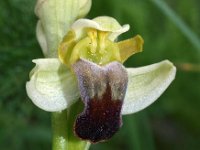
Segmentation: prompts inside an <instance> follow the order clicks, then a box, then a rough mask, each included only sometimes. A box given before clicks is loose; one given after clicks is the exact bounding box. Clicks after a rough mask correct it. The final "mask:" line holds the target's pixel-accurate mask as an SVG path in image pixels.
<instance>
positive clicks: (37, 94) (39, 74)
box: [26, 58, 79, 112]
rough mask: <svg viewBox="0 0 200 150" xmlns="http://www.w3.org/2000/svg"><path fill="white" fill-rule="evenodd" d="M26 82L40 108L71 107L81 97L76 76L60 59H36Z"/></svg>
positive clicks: (61, 108) (27, 88) (50, 109)
mask: <svg viewBox="0 0 200 150" xmlns="http://www.w3.org/2000/svg"><path fill="white" fill-rule="evenodd" d="M33 62H34V63H36V66H35V67H34V68H33V70H32V71H31V73H30V81H29V82H27V83H26V91H27V94H28V96H29V98H30V99H31V100H32V102H33V103H34V104H35V105H36V106H38V107H39V108H41V109H43V110H45V111H50V112H55V111H62V110H64V109H66V108H67V107H69V106H70V105H71V104H73V103H74V102H75V100H76V99H78V98H79V92H78V87H77V82H76V79H75V76H74V75H73V74H72V73H71V71H70V70H69V69H68V68H66V66H64V65H63V64H61V63H60V61H59V60H58V59H53V58H52V59H36V60H33Z"/></svg>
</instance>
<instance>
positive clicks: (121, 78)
mask: <svg viewBox="0 0 200 150" xmlns="http://www.w3.org/2000/svg"><path fill="white" fill-rule="evenodd" d="M73 69H74V72H75V74H76V76H77V79H78V84H79V90H80V95H81V99H82V101H83V102H84V105H85V108H84V110H83V112H82V113H81V114H79V115H78V116H77V118H76V121H75V123H74V132H75V134H76V135H77V136H78V137H79V138H81V139H83V140H89V141H90V142H92V143H97V142H101V141H105V140H108V139H109V138H111V137H112V136H113V135H114V134H115V133H116V132H117V131H118V130H119V128H120V127H121V125H122V117H121V108H122V104H123V100H124V96H125V93H126V88H127V83H128V75H127V72H126V69H125V68H124V67H123V66H122V65H121V64H120V63H118V62H112V63H110V64H107V65H105V66H102V67H101V66H98V65H96V64H94V63H92V62H89V61H87V60H83V59H81V60H79V61H78V62H76V63H75V64H74V65H73Z"/></svg>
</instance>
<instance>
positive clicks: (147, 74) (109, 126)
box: [26, 16, 176, 143]
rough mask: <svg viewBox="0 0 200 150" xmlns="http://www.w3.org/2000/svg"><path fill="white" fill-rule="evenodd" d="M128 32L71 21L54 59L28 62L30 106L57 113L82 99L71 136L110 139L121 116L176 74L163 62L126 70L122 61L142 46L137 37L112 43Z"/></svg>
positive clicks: (108, 21) (104, 20)
mask: <svg viewBox="0 0 200 150" xmlns="http://www.w3.org/2000/svg"><path fill="white" fill-rule="evenodd" d="M128 30H129V25H123V26H121V25H120V24H119V23H118V22H117V21H116V20H115V19H114V18H111V17H106V16H103V17H97V18H95V19H93V20H89V19H78V20H77V21H75V22H74V23H73V24H72V26H71V28H70V30H69V31H68V32H67V34H66V35H65V36H64V38H63V40H62V42H60V43H59V46H58V58H44V59H35V60H33V62H34V63H35V64H36V66H35V67H34V68H33V70H32V71H31V73H30V81H29V82H27V84H26V90H27V93H28V96H29V97H30V99H31V100H32V102H33V103H34V104H35V105H36V106H38V107H39V108H41V109H43V110H45V111H49V112H59V111H63V110H65V109H68V108H69V107H70V106H71V105H72V104H73V103H75V102H76V101H77V100H78V99H79V98H81V100H82V102H83V103H84V106H85V108H84V110H83V112H82V113H81V114H79V115H78V116H77V118H76V121H75V123H74V132H75V134H76V135H77V136H78V137H79V138H81V139H83V140H87V141H90V142H92V143H96V142H100V141H104V140H107V139H109V138H111V137H112V136H113V135H114V134H115V133H116V132H117V131H118V130H119V128H120V127H121V125H122V118H121V116H122V115H127V114H132V113H135V112H138V111H140V110H142V109H144V108H146V107H147V106H149V105H150V104H152V103H153V102H154V101H155V100H156V99H158V97H159V96H160V95H161V94H162V93H163V92H164V91H165V90H166V88H167V87H168V86H169V85H170V83H171V82H172V81H173V79H174V77H175V73H176V68H175V67H174V65H173V64H172V63H171V62H170V61H168V60H164V61H162V62H159V63H156V64H152V65H149V66H144V67H138V68H125V67H124V66H123V65H122V64H123V62H125V61H126V60H127V59H128V58H129V57H130V56H131V55H133V54H135V53H137V52H141V51H142V47H143V39H142V37H141V36H139V35H137V36H135V37H133V38H130V39H128V40H124V41H120V42H118V41H117V38H118V36H119V35H120V34H122V33H124V32H126V31H128Z"/></svg>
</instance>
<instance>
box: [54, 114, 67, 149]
mask: <svg viewBox="0 0 200 150" xmlns="http://www.w3.org/2000/svg"><path fill="white" fill-rule="evenodd" d="M66 128H67V111H66V110H64V111H62V112H55V113H52V131H53V133H52V134H53V143H52V144H53V145H52V150H67V129H66Z"/></svg>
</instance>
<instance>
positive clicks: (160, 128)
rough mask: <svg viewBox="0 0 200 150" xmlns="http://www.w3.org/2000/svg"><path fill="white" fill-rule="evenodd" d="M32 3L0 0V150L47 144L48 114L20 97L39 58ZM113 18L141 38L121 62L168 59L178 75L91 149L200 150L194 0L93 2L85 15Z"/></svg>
mask: <svg viewBox="0 0 200 150" xmlns="http://www.w3.org/2000/svg"><path fill="white" fill-rule="evenodd" d="M34 5H35V1H33V0H3V1H2V0H1V1H0V85H1V86H0V149H1V150H44V149H45V150H49V149H51V117H50V113H47V112H45V111H43V110H40V109H39V108H37V107H36V106H35V105H33V104H32V102H31V101H30V100H29V98H28V97H27V95H26V91H25V82H26V81H28V80H29V78H28V74H29V72H30V70H31V69H32V68H33V67H34V64H33V63H32V62H31V60H32V59H34V58H41V57H43V55H42V52H41V49H40V47H39V45H38V43H37V40H36V37H35V26H36V22H37V17H36V16H35V15H34V12H33V11H34ZM100 15H108V16H112V17H115V18H116V19H117V20H118V21H119V22H120V23H121V24H126V23H128V24H130V26H131V30H130V31H129V32H128V33H125V34H124V35H123V36H121V39H125V38H128V37H131V36H133V35H136V34H140V35H142V37H143V38H144V40H145V45H144V52H142V53H139V54H136V55H134V56H132V57H131V58H130V59H129V60H128V61H127V62H126V64H125V65H126V66H129V67H136V66H143V65H148V64H152V63H155V62H158V61H161V60H163V59H169V60H171V61H172V62H174V64H175V65H176V66H177V68H178V70H177V76H176V80H175V81H174V82H173V83H172V84H171V85H170V87H169V88H168V89H167V91H166V92H165V93H164V94H163V95H162V96H161V97H160V98H159V100H158V101H156V102H155V103H154V104H153V105H151V106H150V107H148V108H147V109H145V110H143V111H141V112H138V113H136V114H133V115H129V116H125V117H123V120H124V124H123V127H122V128H121V130H120V131H119V132H118V133H117V134H116V135H115V136H114V138H112V139H111V140H110V141H108V142H106V143H101V144H96V145H92V147H91V149H92V150H102V149H103V150H104V149H105V150H106V149H109V150H110V149H111V150H112V149H114V150H121V149H124V150H161V149H162V150H179V149H181V150H198V149H200V40H199V38H198V37H200V1H199V0H189V1H188V0H93V7H92V9H91V11H90V13H89V15H88V17H89V18H93V17H96V16H100Z"/></svg>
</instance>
